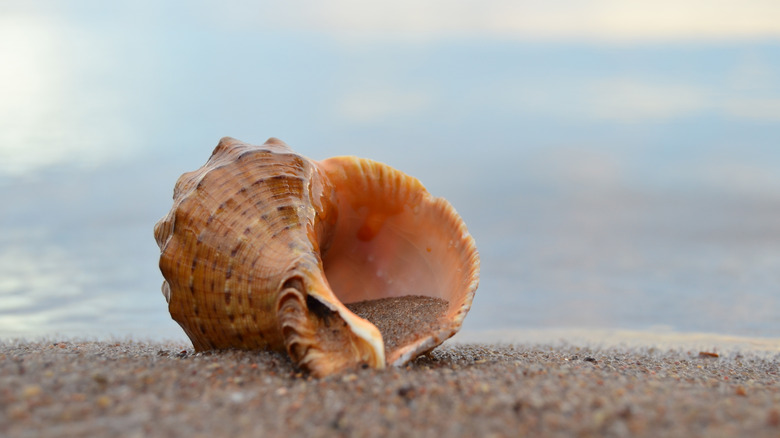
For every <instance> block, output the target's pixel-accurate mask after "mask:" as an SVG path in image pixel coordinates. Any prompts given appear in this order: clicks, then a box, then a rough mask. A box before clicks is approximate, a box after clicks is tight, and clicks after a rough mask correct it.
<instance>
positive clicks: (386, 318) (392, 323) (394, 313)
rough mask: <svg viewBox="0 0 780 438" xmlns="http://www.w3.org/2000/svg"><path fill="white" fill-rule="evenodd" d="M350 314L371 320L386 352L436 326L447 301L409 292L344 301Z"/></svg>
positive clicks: (430, 330) (445, 309) (438, 324)
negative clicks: (377, 330) (378, 297)
mask: <svg viewBox="0 0 780 438" xmlns="http://www.w3.org/2000/svg"><path fill="white" fill-rule="evenodd" d="M345 306H347V308H348V309H349V310H350V311H352V312H353V313H354V314H356V315H358V316H360V317H361V318H365V319H367V320H369V321H370V322H371V323H372V324H374V325H375V326H376V327H377V328H378V329H379V332H380V333H382V339H383V341H384V344H385V354H387V355H388V356H389V355H390V354H391V353H392V352H393V351H394V350H395V349H396V348H398V347H401V346H403V345H406V344H408V343H410V342H413V341H415V340H417V339H419V338H420V337H421V336H423V335H426V334H429V333H431V332H432V331H434V330H436V329H437V328H439V326H440V323H439V318H441V316H442V315H443V314H444V312H446V311H447V306H448V302H447V301H445V300H442V299H441V298H432V297H423V296H417V295H409V296H404V297H393V298H380V299H377V300H366V301H358V302H354V303H349V304H345Z"/></svg>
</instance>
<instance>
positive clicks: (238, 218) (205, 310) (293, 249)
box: [155, 137, 479, 376]
mask: <svg viewBox="0 0 780 438" xmlns="http://www.w3.org/2000/svg"><path fill="white" fill-rule="evenodd" d="M173 198H174V201H173V208H172V209H171V211H170V212H169V213H168V215H167V216H165V217H164V218H162V219H161V220H160V221H159V222H158V223H157V224H156V225H155V238H156V240H157V244H158V246H159V247H160V251H161V256H160V270H161V271H162V274H163V276H164V277H165V282H164V283H163V288H162V289H163V295H164V296H165V298H166V301H167V302H168V308H169V311H170V313H171V316H172V317H173V319H174V320H176V321H177V322H178V323H179V324H180V325H181V327H182V328H183V329H184V331H185V333H186V334H187V336H189V338H190V339H191V340H192V343H193V346H194V347H195V349H196V350H198V351H203V350H209V349H225V348H241V349H272V350H277V351H286V352H287V354H288V355H289V356H290V357H291V359H292V360H293V361H294V362H296V363H297V364H298V365H299V366H300V367H301V368H303V369H306V370H308V371H309V372H311V373H312V374H313V375H315V376H325V375H329V374H332V373H337V372H340V371H342V370H344V369H348V368H354V367H357V366H361V365H363V366H370V367H373V368H383V367H384V366H385V365H386V364H392V365H401V364H403V363H406V362H408V361H409V360H411V359H413V358H414V357H416V356H417V355H419V354H421V353H424V352H425V351H429V350H431V349H433V348H434V347H436V346H437V345H439V344H440V343H441V342H443V341H444V340H446V339H447V338H449V337H450V336H452V335H453V334H455V332H457V330H458V329H459V328H460V325H461V323H462V321H463V317H465V314H466V313H467V312H468V310H469V308H470V306H471V302H472V299H473V296H474V292H475V291H476V288H477V284H478V277H479V258H478V254H477V251H476V246H475V245H474V241H473V239H472V238H471V236H470V235H469V233H468V231H467V230H466V227H465V225H464V224H463V221H462V220H461V219H460V217H459V216H458V215H457V213H456V212H455V210H454V209H453V208H452V206H451V205H450V204H449V203H448V202H447V201H446V200H444V199H442V198H434V197H433V196H431V195H430V194H429V193H428V192H427V191H426V190H425V188H424V187H423V186H422V184H420V182H419V181H418V180H417V179H415V178H412V177H410V176H408V175H405V174H403V173H402V172H400V171H397V170H395V169H393V168H391V167H390V166H387V165H384V164H381V163H378V162H375V161H371V160H366V159H359V158H355V157H336V158H331V159H327V160H323V161H321V162H316V161H312V160H309V159H308V158H305V157H303V156H301V155H298V154H296V153H295V152H293V151H292V150H291V149H290V148H289V147H288V146H287V145H286V144H285V143H284V142H282V141H280V140H278V139H275V138H271V139H269V140H268V141H267V142H266V143H265V144H264V145H262V146H252V145H248V144H246V143H242V142H240V141H238V140H235V139H232V138H228V137H226V138H223V139H222V140H221V141H220V142H219V145H218V146H217V147H216V148H215V149H214V152H213V153H212V155H211V158H209V160H208V161H207V162H206V164H205V165H204V166H203V167H201V168H200V169H198V170H195V171H193V172H188V173H185V174H184V175H182V176H181V177H180V178H179V180H178V182H177V183H176V186H175V188H174V196H173ZM412 297H416V298H414V299H417V301H415V302H414V303H418V302H419V303H422V302H423V301H420V300H428V301H424V302H425V303H434V304H437V305H439V307H438V310H435V311H431V310H430V306H428V307H426V309H427V310H424V309H423V310H420V309H422V308H423V307H425V306H422V305H417V304H415V305H414V306H411V307H410V305H409V302H410V300H412V299H413V298H412ZM399 303H402V304H403V306H406V307H403V308H402V307H397V306H398V305H399ZM393 306H396V307H397V309H400V310H399V311H398V312H395V313H393V314H388V312H389V311H391V310H393V309H396V307H393ZM415 306H416V307H415ZM426 312H427V313H426ZM418 320H419V321H418ZM410 324H411V325H413V326H412V327H411V329H410V330H406V331H403V333H401V334H400V335H399V334H398V333H396V332H398V331H399V330H400V329H399V327H405V326H410ZM401 331H402V330H401Z"/></svg>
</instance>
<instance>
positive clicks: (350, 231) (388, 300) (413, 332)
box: [322, 202, 462, 363]
mask: <svg viewBox="0 0 780 438" xmlns="http://www.w3.org/2000/svg"><path fill="white" fill-rule="evenodd" d="M416 207H417V208H415V206H411V205H404V206H403V208H401V209H400V211H398V212H395V213H394V214H391V215H387V214H382V213H381V212H380V213H377V211H376V210H372V208H371V207H370V206H361V207H358V208H353V206H352V205H349V203H348V202H342V203H340V205H339V218H338V225H337V227H336V231H335V234H334V236H333V240H332V242H331V245H330V247H329V248H328V250H327V251H326V252H325V254H324V256H323V259H322V261H323V267H324V270H325V277H326V278H327V281H328V283H329V285H330V287H331V289H332V291H333V293H334V295H336V297H337V298H338V299H339V300H340V301H341V302H342V303H344V304H345V305H346V306H347V308H348V309H350V310H351V311H352V312H354V313H355V314H357V315H358V316H360V317H362V318H365V319H367V320H368V321H369V322H371V323H372V324H374V325H375V326H376V327H377V328H378V329H379V331H380V332H381V333H382V337H383V342H384V345H385V350H386V355H387V358H388V362H389V363H393V362H394V361H395V358H396V357H398V356H399V355H400V354H402V351H401V350H403V349H404V348H408V347H409V346H410V345H413V344H416V343H419V342H423V341H424V340H425V339H426V338H430V337H434V338H442V337H443V338H444V339H446V338H447V337H449V336H450V335H451V334H452V333H454V330H453V329H452V325H451V322H450V321H449V320H447V319H446V318H445V315H448V314H451V312H448V309H449V308H450V307H453V305H455V306H459V305H460V303H458V302H457V297H453V296H451V295H452V294H453V293H455V292H454V291H457V290H459V287H458V283H459V282H460V280H461V279H460V278H459V277H460V276H461V275H460V274H459V273H458V271H461V269H460V267H459V263H462V261H461V260H460V258H459V257H458V255H457V252H456V251H454V250H453V248H452V240H451V233H452V230H451V229H447V228H448V227H446V226H444V227H442V223H441V221H440V220H436V219H435V217H436V216H438V215H439V213H440V212H439V211H437V209H436V208H435V206H433V205H432V206H425V207H423V208H420V206H419V205H418V206H416ZM421 210H422V211H421ZM442 228H444V229H442ZM453 298H454V299H455V300H454V301H455V302H453ZM442 340H443V339H442ZM413 348H416V347H413Z"/></svg>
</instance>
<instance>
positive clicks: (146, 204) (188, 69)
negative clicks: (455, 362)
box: [0, 0, 780, 333]
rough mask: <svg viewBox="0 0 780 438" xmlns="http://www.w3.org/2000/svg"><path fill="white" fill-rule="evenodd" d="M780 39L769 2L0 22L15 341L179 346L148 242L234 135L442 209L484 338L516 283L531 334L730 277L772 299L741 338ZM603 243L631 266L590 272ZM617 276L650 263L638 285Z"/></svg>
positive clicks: (0, 264) (3, 218)
mask: <svg viewBox="0 0 780 438" xmlns="http://www.w3.org/2000/svg"><path fill="white" fill-rule="evenodd" d="M776 17H780V2H777V1H757V0H754V1H750V0H742V1H733V0H720V1H718V0H710V1H699V0H693V1H669V0H659V1H654V2H639V1H612V0H590V1H574V0H559V1H547V2H537V1H438V0H436V1H426V2H419V1H415V2H412V1H407V0H400V1H396V2H365V1H347V0H336V1H329V2H317V1H287V2H261V1H260V2H259V1H221V2H206V1H191V2H177V1H167V2H166V1H146V0H142V1H133V2H129V1H127V2H122V1H119V2H104V1H83V0H73V1H68V2H62V1H55V0H41V1H36V2H30V1H17V0H0V59H3V67H2V68H0V201H2V202H3V204H4V205H6V206H8V208H6V209H4V210H0V230H2V232H0V273H2V275H0V277H2V278H1V279H0V294H3V293H4V294H6V297H5V299H4V302H3V303H0V305H2V304H5V310H3V309H2V308H0V316H2V318H0V319H3V318H5V321H11V322H9V323H7V324H9V325H10V326H16V325H17V324H21V323H24V324H25V327H30V328H31V329H32V328H34V327H47V324H50V325H52V326H53V325H56V324H65V323H66V322H67V323H75V322H74V321H79V324H85V325H84V327H85V328H84V330H89V329H90V326H89V324H103V323H105V320H106V319H110V318H108V317H107V316H106V315H119V314H121V315H122V317H123V318H125V319H124V320H123V321H124V322H123V324H125V325H126V326H127V327H130V328H133V326H134V325H138V324H139V322H138V320H137V318H136V319H134V318H135V316H134V315H141V314H143V315H145V316H146V317H148V318H150V321H152V322H149V321H144V323H143V324H145V325H148V326H149V327H151V330H155V327H157V326H156V325H155V324H157V323H159V321H162V320H165V322H166V323H168V324H169V323H170V321H169V317H168V315H167V314H165V311H164V310H165V309H164V306H161V305H160V302H159V301H160V300H161V295H160V294H159V292H158V291H159V282H160V281H161V277H160V275H159V272H158V270H157V267H156V266H155V262H156V258H157V256H158V251H157V248H156V246H155V245H154V241H153V239H152V238H151V227H152V225H153V223H154V222H155V221H156V220H157V219H159V217H161V216H162V215H164V214H165V212H166V211H167V210H168V209H169V208H170V196H171V190H172V187H173V184H174V182H175V180H176V178H177V177H178V176H179V175H180V174H181V173H183V172H186V171H190V170H193V169H195V168H197V167H199V166H201V165H202V164H203V163H204V162H205V161H206V159H207V158H208V155H209V154H210V152H211V150H212V149H213V147H214V146H215V145H216V143H217V141H218V140H219V138H221V137H222V136H226V135H230V136H233V137H236V138H239V139H241V140H245V141H248V142H251V143H262V142H263V141H265V139H266V138H268V137H271V136H275V137H279V138H281V139H283V140H284V141H286V142H287V143H289V144H290V145H291V146H292V147H293V148H294V149H295V150H297V151H299V152H300V153H303V154H304V155H306V156H309V157H311V158H313V159H322V158H326V157H329V156H334V155H359V156H363V157H368V158H372V159H375V160H378V161H383V162H386V163H388V164H390V165H392V166H394V167H396V168H398V169H401V170H403V171H405V172H407V173H409V174H411V175H413V176H415V177H418V178H420V179H421V180H422V181H423V183H424V184H425V185H426V186H427V187H428V189H429V190H430V191H431V192H432V193H434V194H435V195H438V196H444V197H446V198H447V199H449V200H450V201H451V202H452V203H453V205H455V206H456V208H457V209H458V211H459V212H461V214H462V215H463V216H464V218H465V219H466V221H467V224H469V227H470V230H471V231H472V233H473V234H474V235H475V236H476V237H477V242H478V246H479V247H480V251H481V253H482V254H483V260H484V267H485V268H484V273H485V274H484V277H483V285H484V286H483V289H482V290H484V291H485V292H483V295H480V296H483V297H485V298H481V299H484V300H487V301H483V302H482V304H481V305H480V307H478V308H476V309H475V312H476V313H475V315H474V319H475V320H479V316H478V314H479V312H480V310H479V309H500V308H502V306H503V307H507V308H510V307H511V306H512V305H514V304H512V303H514V301H512V300H513V299H515V298H511V297H509V298H508V296H507V295H502V294H501V293H499V292H497V290H499V289H501V288H503V287H504V286H505V285H511V284H513V281H514V280H513V278H512V277H511V275H509V276H508V274H511V273H512V272H523V273H524V275H526V279H527V282H525V283H523V284H527V285H530V286H529V287H532V288H534V291H533V293H535V294H536V295H533V293H532V294H531V296H529V300H531V301H533V300H534V299H536V300H537V301H533V302H534V303H536V304H535V305H536V306H537V307H535V309H536V310H535V313H538V315H539V318H547V317H549V318H550V320H560V319H564V320H565V319H566V318H569V320H577V319H576V318H575V317H580V316H583V315H575V314H576V311H577V306H578V304H577V303H581V302H582V301H583V300H585V301H587V300H588V299H589V298H588V297H590V296H595V295H597V294H599V293H602V295H600V298H599V299H601V300H602V301H599V299H593V300H590V302H591V303H600V302H608V301H610V300H613V298H615V296H616V295H611V294H617V295H619V294H618V292H621V289H620V288H621V287H623V285H624V284H631V285H632V286H631V287H632V290H635V291H638V292H637V293H638V294H640V295H641V294H642V293H646V294H647V297H651V296H655V295H653V294H655V293H656V292H657V291H658V290H663V289H665V288H669V287H674V286H675V284H674V282H664V281H660V282H655V283H653V282H647V281H645V280H646V275H647V273H648V271H651V270H653V269H655V270H656V271H662V272H665V273H666V274H668V276H669V278H672V279H676V278H678V277H682V278H684V279H686V281H688V282H689V283H690V284H692V285H694V286H695V287H692V288H691V291H690V293H691V295H690V296H691V297H692V298H691V300H692V302H694V303H695V302H696V300H697V299H700V298H701V296H702V294H700V292H702V291H705V290H706V289H708V288H711V287H713V285H714V284H715V283H716V282H714V281H713V280H711V279H713V278H720V277H718V275H720V274H718V273H719V272H720V271H718V269H720V267H722V266H727V267H728V269H729V272H735V273H734V274H733V276H732V277H728V279H727V281H723V282H720V284H721V285H723V284H728V285H729V286H728V287H727V288H726V287H724V290H723V291H722V295H723V296H730V295H729V294H731V292H733V291H735V290H736V291H742V288H743V287H744V288H747V289H751V290H753V291H755V293H754V295H752V298H750V299H748V298H749V297H748V298H745V299H743V300H742V301H740V302H741V303H743V306H742V308H743V310H744V311H743V312H742V313H740V314H739V315H743V316H739V318H741V319H739V318H737V319H739V321H744V320H747V319H749V316H744V315H750V313H751V312H754V311H755V310H756V305H755V303H757V302H765V301H766V299H765V296H766V293H767V292H766V291H770V290H772V288H773V287H774V285H775V284H776V281H775V279H774V277H772V276H771V275H770V274H768V273H771V272H775V270H774V267H775V266H776V265H777V261H776V257H775V256H774V252H773V250H772V249H771V246H769V245H770V244H769V243H767V242H765V241H766V240H767V239H771V236H774V235H775V233H776V231H777V230H776V226H775V225H773V224H775V223H780V221H776V220H775V218H776V217H777V213H776V210H778V209H777V208H776V206H778V205H780V203H779V202H778V195H777V194H778V193H780V172H777V169H778V168H780V149H779V148H778V146H777V145H778V144H780V20H778V19H776ZM612 211H615V212H618V213H617V214H615V215H611V214H610V212H612ZM529 229H530V230H536V232H537V233H536V234H533V233H530V234H529V232H528V230H529ZM614 230H617V231H618V232H617V233H613V231H614ZM659 230H660V231H659ZM498 231H500V232H498ZM620 233H624V234H625V235H627V236H628V239H627V240H626V241H622V240H619V237H620V236H621V235H622V234H620ZM632 233H633V234H632ZM654 233H655V234H654ZM690 235H693V236H694V237H691V236H690ZM702 236H705V237H702ZM706 236H710V237H709V238H711V240H707V239H708V238H706ZM712 236H716V237H712ZM730 236H743V237H744V239H743V240H740V241H739V243H733V242H735V241H737V240H738V239H733V240H729V239H731V237H730ZM597 237H598V238H603V239H605V242H606V243H605V244H601V246H604V247H606V248H608V249H609V248H612V249H613V250H614V254H617V256H616V257H617V258H618V259H619V260H613V258H612V255H613V254H612V253H609V252H606V253H605V254H604V255H603V256H602V257H601V258H599V259H597V260H596V262H594V263H595V264H598V265H599V266H600V267H599V268H598V269H591V267H590V265H588V264H587V255H588V254H589V251H590V248H591V245H592V242H593V241H594V239H596V238H597ZM548 239H553V240H554V243H555V244H554V245H552V244H550V242H549V241H548ZM610 239H612V240H610ZM696 239H700V240H696ZM694 241H695V242H694ZM635 242H642V245H638V246H637V247H634V246H632V245H633V243H635ZM702 242H703V243H702ZM713 242H714V243H713ZM610 245H611V246H610ZM644 245H648V247H647V248H646V249H645V246H644ZM653 245H655V246H653ZM686 245H687V246H686ZM713 245H714V249H713ZM751 245H752V246H751ZM534 251H538V252H539V254H540V256H539V257H538V258H537V257H535V255H536V253H535V252H534ZM702 251H703V252H705V253H706V255H707V256H706V257H701V252H702ZM625 254H629V255H631V257H626V260H628V261H631V260H640V261H643V263H648V264H649V265H643V264H642V263H639V262H637V265H636V266H634V265H632V266H633V267H632V268H631V269H630V270H629V272H628V274H626V273H623V274H622V275H624V277H621V275H618V274H619V272H618V271H620V269H622V267H621V266H623V265H621V263H622V262H624V261H626V260H624V259H623V258H622V257H623V256H624V255H625ZM734 254H739V257H736V256H735V255H734ZM735 257H736V258H737V259H738V260H734V259H735ZM570 259H571V260H585V261H584V262H583V263H584V264H581V265H575V266H574V267H573V268H572V269H571V270H570V271H565V272H564V273H563V274H562V273H561V272H560V271H559V268H557V267H556V266H557V265H556V263H559V262H560V260H570ZM740 263H742V264H740ZM567 266H568V265H567ZM734 266H736V267H734ZM690 272H693V273H694V274H690V275H688V274H687V273H690ZM713 272H715V274H713ZM564 274H565V275H564ZM561 275H563V277H562V276H561ZM686 275H688V276H687V277H686ZM583 277H585V279H583ZM562 278H563V279H568V280H566V281H563V280H561V279H562ZM741 281H742V282H744V283H740V282H741ZM634 282H636V283H637V284H638V285H636V284H634ZM582 284H585V285H586V286H587V285H590V286H587V287H586V288H585V289H586V290H584V291H582V292H584V295H583V297H584V298H580V299H579V301H577V300H574V301H567V302H569V303H573V304H570V306H569V307H567V308H568V309H569V310H566V312H569V313H568V314H566V315H564V317H561V315H559V314H555V313H554V312H553V313H549V312H551V311H550V310H549V309H548V310H546V311H547V312H548V313H544V311H545V306H546V305H547V304H548V301H545V299H544V298H540V297H544V296H548V297H552V298H556V299H558V298H560V297H564V298H565V297H566V293H567V292H568V291H572V290H576V286H577V285H582ZM605 285H606V286H605ZM556 288H557V289H556ZM105 290H111V291H114V294H113V295H111V296H108V297H105V296H102V295H101V292H102V291H105ZM150 291H151V292H150ZM556 291H557V292H556ZM504 292H505V291H504ZM556 293H560V294H561V295H556ZM134 294H137V296H136V295H134ZM588 294H593V295H588ZM697 294H698V295H697ZM491 296H493V297H503V298H501V299H502V300H503V299H506V300H509V301H501V300H498V299H497V298H493V301H490V298H489V297H491ZM534 296H536V298H534ZM139 297H140V298H139ZM552 298H551V299H552ZM617 299H623V298H620V297H618V298H617ZM648 299H649V298H648ZM762 300H763V301H762ZM629 301H630V300H629ZM629 301H626V302H624V304H625V305H626V306H627V305H629V304H630V302H629ZM42 303H46V305H43V304H42ZM79 303H88V305H87V306H86V307H84V306H81V307H79ZM656 304H658V305H657V306H656V307H654V308H653V309H655V310H653V312H655V313H652V314H651V315H650V319H652V318H653V317H655V316H658V315H660V314H662V313H663V312H664V311H666V309H668V306H667V304H666V302H663V301H661V302H659V303H656ZM505 305H507V306H505ZM518 305H520V304H518ZM107 306H108V307H109V308H110V307H111V306H123V307H124V308H130V309H131V311H125V312H122V311H117V310H116V309H113V310H112V311H111V312H108V313H107V312H105V311H104V310H105V308H106V307H107ZM133 306H140V307H139V308H133ZM691 308H695V306H692V307H691ZM732 308H735V307H734V303H733V302H729V301H722V308H720V310H719V312H720V313H717V312H715V313H717V314H719V315H725V317H728V315H729V312H728V310H729V309H732ZM9 309H10V310H9ZM36 309H38V310H36ZM767 309H769V311H771V309H772V307H771V306H768V307H767ZM39 310H40V311H39ZM762 310H765V311H766V309H762ZM561 311H563V310H561ZM2 312H5V314H3V313H2ZM155 312H157V313H155ZM715 313H714V314H715ZM74 315H77V316H74ZM483 315H484V313H483ZM762 315H763V314H762ZM11 316H13V318H14V319H11ZM505 316H506V318H505V320H507V321H515V320H514V319H512V318H515V317H516V316H515V315H514V314H512V315H505ZM597 316H603V315H595V316H591V315H584V316H583V317H584V318H585V319H584V320H586V321H590V320H591V319H592V318H595V317H597ZM612 316H613V317H615V318H616V320H620V321H622V320H621V319H620V318H621V315H620V314H615V315H612ZM678 316H679V315H678ZM725 317H724V318H725ZM674 318H676V316H668V315H667V320H670V321H674V320H675V319H674ZM766 318H771V315H770V316H767V317H766ZM766 318H764V319H761V321H765V320H766ZM114 319H116V318H114ZM489 319H490V318H484V317H483V320H489ZM496 319H497V320H498V319H501V318H496ZM661 319H663V318H661ZM694 320H695V318H694ZM25 321H26V322H25ZM89 321H93V322H91V323H90V322H89ZM94 321H98V322H94ZM155 321H157V322H155ZM0 322H1V321H0ZM735 324H736V325H739V322H736V323H735ZM764 327H766V326H764ZM135 328H137V327H135ZM173 329H175V330H178V328H177V327H175V326H174V327H173ZM0 333H2V327H0Z"/></svg>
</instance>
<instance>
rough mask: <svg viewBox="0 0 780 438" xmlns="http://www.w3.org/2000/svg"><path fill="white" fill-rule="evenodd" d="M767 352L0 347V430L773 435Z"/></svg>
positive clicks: (779, 430) (772, 357)
mask: <svg viewBox="0 0 780 438" xmlns="http://www.w3.org/2000/svg"><path fill="white" fill-rule="evenodd" d="M779 373H780V359H779V356H778V355H777V354H776V353H763V354H762V353H758V352H753V351H748V352H740V351H729V352H728V353H725V354H723V353H717V352H714V351H699V350H684V349H659V348H654V347H636V346H632V347H603V348H594V347H578V346H576V345H530V344H528V345H523V344H513V345H509V344H506V345H504V344H500V345H499V344H496V345H487V344H478V343H470V344H460V343H448V344H445V345H444V346H442V347H439V348H437V349H436V350H434V351H433V352H432V353H430V354H429V355H427V356H423V357H420V358H418V359H416V360H415V361H413V362H411V363H410V364H408V365H407V366H405V367H401V368H388V369H384V370H373V369H360V370H354V371H351V372H346V373H343V374H339V375H334V376H329V377H326V378H321V379H315V378H312V377H310V376H307V375H306V374H305V373H302V372H300V370H298V369H296V368H295V367H294V366H293V364H292V363H290V361H289V360H288V359H287V358H286V356H284V355H281V354H278V353H272V352H246V351H222V352H206V353H195V352H194V351H193V349H192V348H191V346H189V345H187V344H185V343H181V342H170V343H166V342H159V341H143V342H141V341H133V340H122V341H81V340H77V339H65V340H46V341H20V340H14V341H2V342H0V435H2V436H6V437H55V436H56V437H62V436H123V437H144V436H166V437H167V436H172V437H178V436H181V437H200V436H203V437H207V436H209V437H213V436H268V437H273V436H431V437H434V436H436V437H438V436H480V437H488V436H523V435H533V436H567V437H568V436H582V437H588V436H618V437H620V436H632V437H642V436H648V437H649V436H708V437H713V436H714V437H718V436H752V437H762V436H766V437H776V436H780V378H779V377H778V374H779Z"/></svg>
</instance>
